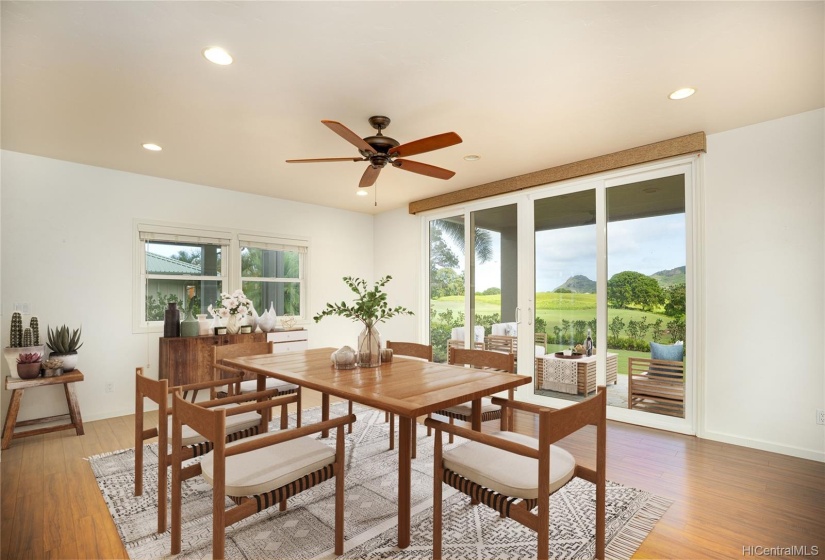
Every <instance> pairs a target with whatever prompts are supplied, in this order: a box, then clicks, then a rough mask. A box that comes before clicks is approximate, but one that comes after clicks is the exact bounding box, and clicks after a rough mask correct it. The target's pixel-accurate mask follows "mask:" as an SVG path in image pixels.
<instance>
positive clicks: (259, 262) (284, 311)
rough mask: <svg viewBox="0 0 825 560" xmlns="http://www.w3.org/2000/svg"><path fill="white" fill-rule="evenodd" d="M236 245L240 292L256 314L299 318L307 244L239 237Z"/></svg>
mask: <svg viewBox="0 0 825 560" xmlns="http://www.w3.org/2000/svg"><path fill="white" fill-rule="evenodd" d="M238 243H239V247H240V257H241V289H242V290H243V292H244V294H245V295H246V297H248V298H249V299H251V300H252V303H253V305H254V306H255V309H256V310H257V311H258V313H259V314H260V313H263V312H264V311H267V310H269V308H270V306H271V307H272V308H274V309H275V311H276V313H277V314H278V316H282V315H295V316H298V317H300V316H302V315H303V309H304V307H305V306H304V295H305V294H304V292H305V290H304V289H303V288H304V259H305V256H306V253H307V242H306V241H302V240H295V239H278V238H273V237H259V236H252V235H246V234H240V235H239V236H238Z"/></svg>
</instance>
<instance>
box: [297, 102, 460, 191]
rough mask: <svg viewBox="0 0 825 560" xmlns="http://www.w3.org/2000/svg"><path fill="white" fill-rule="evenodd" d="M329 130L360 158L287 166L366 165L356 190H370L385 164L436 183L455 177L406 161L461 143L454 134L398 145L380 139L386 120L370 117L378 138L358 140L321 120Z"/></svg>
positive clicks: (306, 161)
mask: <svg viewBox="0 0 825 560" xmlns="http://www.w3.org/2000/svg"><path fill="white" fill-rule="evenodd" d="M321 122H322V123H324V124H325V125H326V126H327V127H329V129H330V130H332V131H333V132H334V133H336V134H337V135H338V136H340V137H341V138H343V139H344V140H346V141H347V142H349V143H350V144H352V145H353V146H355V147H356V148H358V151H359V152H360V153H361V155H362V156H363V157H360V158H357V157H352V158H316V159H288V160H286V162H287V163H317V162H327V161H368V162H369V163H370V164H369V166H368V167H367V169H366V171H364V174H363V175H362V176H361V182H360V183H359V184H358V186H359V187H371V186H372V185H374V184H375V181H376V180H377V179H378V174H379V173H381V169H383V167H384V166H385V165H387V164H388V163H389V164H390V165H392V166H393V167H398V168H399V169H403V170H404V171H412V172H413V173H419V174H421V175H427V176H428V177H435V178H437V179H449V178H450V177H452V176H453V175H455V171H450V170H449V169H443V168H441V167H436V166H434V165H428V164H426V163H420V162H417V161H412V160H409V159H401V158H406V157H407V156H414V155H417V154H423V153H424V152H431V151H433V150H439V149H441V148H446V147H448V146H454V145H455V144H460V143H461V137H460V136H459V135H458V134H456V133H455V132H445V133H444V134H437V135H435V136H429V137H427V138H422V139H420V140H414V141H412V142H407V143H406V144H401V143H399V142H398V141H397V140H395V139H394V138H390V137H389V136H384V135H383V134H382V133H381V131H382V130H384V129H385V128H387V127H388V126H389V125H390V119H389V117H370V118H369V122H370V125H372V127H373V128H374V129H376V130H378V134H376V135H375V136H367V137H366V138H361V137H359V136H358V135H357V134H355V133H354V132H353V131H351V130H350V129H348V128H347V127H345V126H344V125H342V124H341V123H339V122H336V121H325V120H322V121H321Z"/></svg>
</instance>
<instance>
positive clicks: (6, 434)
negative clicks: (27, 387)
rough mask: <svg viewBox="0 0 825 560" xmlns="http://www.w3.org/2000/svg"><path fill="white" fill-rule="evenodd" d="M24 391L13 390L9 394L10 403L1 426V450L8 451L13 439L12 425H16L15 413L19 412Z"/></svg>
mask: <svg viewBox="0 0 825 560" xmlns="http://www.w3.org/2000/svg"><path fill="white" fill-rule="evenodd" d="M23 391H24V389H15V390H14V391H12V393H11V402H9V409H8V411H6V423H5V425H4V426H3V446H2V448H3V449H8V448H9V445H11V440H12V438H13V437H14V425H15V424H17V413H18V412H20V401H21V400H22V399H23Z"/></svg>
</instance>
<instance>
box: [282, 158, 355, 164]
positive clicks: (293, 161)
mask: <svg viewBox="0 0 825 560" xmlns="http://www.w3.org/2000/svg"><path fill="white" fill-rule="evenodd" d="M322 161H364V158H358V157H328V158H314V159H288V160H286V162H287V163H318V162H322Z"/></svg>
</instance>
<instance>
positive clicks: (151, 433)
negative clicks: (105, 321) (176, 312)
mask: <svg viewBox="0 0 825 560" xmlns="http://www.w3.org/2000/svg"><path fill="white" fill-rule="evenodd" d="M235 381H239V379H234V378H232V379H223V380H220V381H205V382H202V383H194V384H190V385H181V386H176V387H170V386H169V380H168V379H160V380H154V379H150V378H148V377H146V376H145V375H143V368H141V367H139V368H136V369H135V496H141V495H143V442H144V441H146V440H147V439H151V438H154V437H157V438H158V533H163V532H164V531H166V505H167V485H166V481H167V468H168V467H169V465H171V462H172V456H171V454H169V453H168V452H167V449H168V445H169V434H170V433H171V431H172V418H171V414H172V408H171V405H170V403H169V395H170V394H172V393H175V394H178V393H185V392H186V391H187V390H189V391H196V390H199V389H211V388H213V387H214V386H215V385H216V384H220V383H223V384H226V383H227V382H235ZM275 394H276V392H275V391H268V392H267V391H265V392H263V393H247V394H246V395H241V396H233V397H227V398H225V399H222V400H221V401H220V403H221V404H222V405H223V406H226V407H237V406H239V405H238V403H240V402H243V401H249V400H258V399H261V400H262V399H268V398H271V397H272V396H274V395H275ZM146 398H149V399H151V400H152V401H154V402H155V403H156V404H157V405H158V423H157V426H155V427H153V428H149V429H144V418H143V411H144V399H146ZM184 398H185V397H184ZM268 421H269V419H268V417H267V416H266V415H264V416H261V415H260V414H258V413H256V412H248V413H246V414H240V415H233V416H231V420H230V421H229V422H227V424H226V426H225V439H226V441H235V440H238V439H242V438H245V437H249V436H252V435H256V434H258V433H260V432H266V431H267V427H268V426H267V424H268ZM286 421H287V417H286V409H284V414H283V415H282V416H281V428H286ZM182 445H183V446H184V449H183V450H182V451H181V454H182V456H183V457H184V458H185V459H191V458H193V457H199V456H201V455H204V454H205V453H208V452H209V450H210V449H212V447H211V443H209V442H208V441H206V440H204V438H202V437H200V435H199V434H197V433H196V432H194V431H193V430H190V429H187V430H186V431H185V432H184V435H183V439H182Z"/></svg>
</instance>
